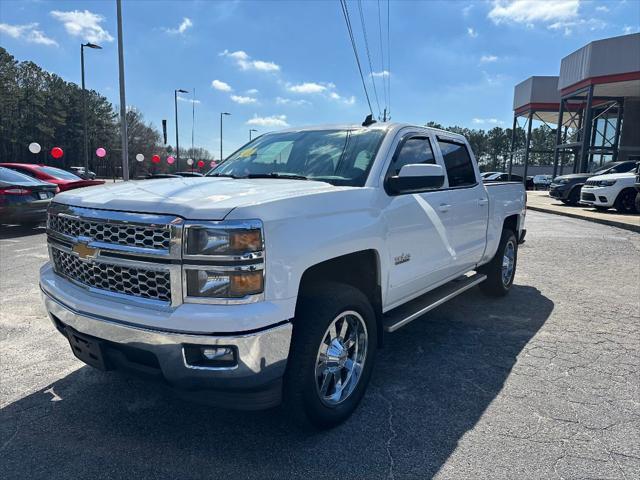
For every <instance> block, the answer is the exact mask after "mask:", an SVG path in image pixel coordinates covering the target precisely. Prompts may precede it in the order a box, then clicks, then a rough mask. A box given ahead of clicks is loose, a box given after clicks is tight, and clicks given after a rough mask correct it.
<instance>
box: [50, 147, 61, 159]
mask: <svg viewBox="0 0 640 480" xmlns="http://www.w3.org/2000/svg"><path fill="white" fill-rule="evenodd" d="M62 155H64V152H63V151H62V149H61V148H60V147H53V148H52V149H51V156H52V157H53V158H56V159H58V158H62Z"/></svg>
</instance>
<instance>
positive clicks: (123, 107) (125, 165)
mask: <svg viewBox="0 0 640 480" xmlns="http://www.w3.org/2000/svg"><path fill="white" fill-rule="evenodd" d="M116 9H117V17H118V69H119V71H120V136H121V141H122V179H123V180H124V181H125V182H126V181H128V180H129V145H128V142H127V101H126V99H125V94H124V47H123V45H122V1H121V0H116Z"/></svg>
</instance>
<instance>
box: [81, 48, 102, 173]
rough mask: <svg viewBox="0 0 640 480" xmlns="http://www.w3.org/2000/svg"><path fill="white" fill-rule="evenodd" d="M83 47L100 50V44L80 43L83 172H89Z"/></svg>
mask: <svg viewBox="0 0 640 480" xmlns="http://www.w3.org/2000/svg"><path fill="white" fill-rule="evenodd" d="M84 47H87V48H93V49H96V50H102V47H101V46H100V45H96V44H95V43H89V42H87V43H81V44H80V72H81V76H82V124H83V125H84V132H83V137H84V139H83V140H84V174H85V175H88V174H89V140H88V134H87V130H88V128H87V89H86V88H85V86H84Z"/></svg>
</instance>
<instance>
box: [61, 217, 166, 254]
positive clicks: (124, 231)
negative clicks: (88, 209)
mask: <svg viewBox="0 0 640 480" xmlns="http://www.w3.org/2000/svg"><path fill="white" fill-rule="evenodd" d="M48 228H49V229H50V230H51V231H52V232H55V233H59V234H61V235H64V236H67V237H75V238H79V237H84V238H87V239H90V240H95V241H97V242H103V243H109V244H115V245H122V246H129V247H137V248H150V249H155V250H166V251H168V250H169V246H170V242H171V230H170V229H169V228H168V227H167V226H160V227H157V226H143V225H132V224H127V223H121V224H118V223H105V222H103V221H96V220H91V219H81V218H73V217H68V216H64V215H57V214H55V213H50V214H49V221H48Z"/></svg>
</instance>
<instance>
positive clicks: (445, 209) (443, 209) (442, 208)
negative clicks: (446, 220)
mask: <svg viewBox="0 0 640 480" xmlns="http://www.w3.org/2000/svg"><path fill="white" fill-rule="evenodd" d="M450 208H451V205H449V204H448V203H441V204H440V206H439V207H438V210H440V211H441V212H448V211H449V209H450Z"/></svg>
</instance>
